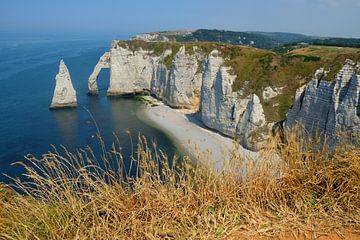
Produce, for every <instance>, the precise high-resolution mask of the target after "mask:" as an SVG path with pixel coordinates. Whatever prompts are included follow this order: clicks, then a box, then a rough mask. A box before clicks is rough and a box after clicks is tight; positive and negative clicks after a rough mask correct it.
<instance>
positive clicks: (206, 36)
mask: <svg viewBox="0 0 360 240" xmlns="http://www.w3.org/2000/svg"><path fill="white" fill-rule="evenodd" d="M134 39H138V40H145V41H176V42H221V43H229V44H234V45H245V46H251V47H255V48H262V49H268V50H273V49H276V48H278V47H281V46H286V45H291V44H298V43H305V44H312V45H325V46H340V47H357V48H358V47H360V39H357V38H328V37H317V36H307V35H303V34H297V33H282V32H256V31H255V32H248V31H244V32H240V31H225V30H217V29H213V30H210V29H198V30H195V31H186V30H184V31H163V32H153V33H145V34H139V35H137V36H136V37H134Z"/></svg>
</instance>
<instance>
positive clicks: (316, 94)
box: [285, 60, 360, 142]
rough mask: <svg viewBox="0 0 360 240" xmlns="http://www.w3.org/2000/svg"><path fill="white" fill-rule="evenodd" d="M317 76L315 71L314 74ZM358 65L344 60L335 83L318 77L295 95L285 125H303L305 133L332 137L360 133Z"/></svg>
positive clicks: (330, 139) (330, 138) (359, 77)
mask: <svg viewBox="0 0 360 240" xmlns="http://www.w3.org/2000/svg"><path fill="white" fill-rule="evenodd" d="M317 73H318V71H317ZM358 73H359V65H358V64H356V63H355V62H353V61H351V60H347V61H346V63H345V65H344V66H343V68H342V69H341V70H340V72H339V73H338V74H337V76H336V79H335V81H334V82H332V83H329V82H325V81H322V80H321V79H318V77H317V74H315V77H314V79H313V80H311V81H310V82H309V83H308V84H307V86H306V87H305V88H302V89H300V90H299V91H298V93H297V97H296V99H295V104H294V106H293V108H292V109H291V110H290V111H289V113H288V117H287V120H286V122H285V125H286V126H287V127H290V128H291V127H293V126H294V125H295V124H298V123H299V124H302V125H303V126H304V127H305V129H306V130H307V132H309V133H314V132H315V131H318V132H319V133H320V134H322V135H323V136H324V135H326V136H327V137H329V141H330V142H331V141H332V140H333V139H332V136H333V135H334V134H335V133H337V131H344V130H345V131H350V132H352V133H353V134H354V135H356V134H358V133H360V80H359V79H360V76H359V74H358Z"/></svg>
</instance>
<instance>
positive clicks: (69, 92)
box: [50, 59, 77, 109]
mask: <svg viewBox="0 0 360 240" xmlns="http://www.w3.org/2000/svg"><path fill="white" fill-rule="evenodd" d="M55 79H56V86H55V90H54V96H53V99H52V102H51V105H50V109H56V108H68V107H76V106H77V100H76V91H75V89H74V87H73V85H72V82H71V78H70V73H69V70H68V68H67V67H66V65H65V62H64V60H62V59H61V60H60V65H59V73H58V74H57V75H56V78H55Z"/></svg>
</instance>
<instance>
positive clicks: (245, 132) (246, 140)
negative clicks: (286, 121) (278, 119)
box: [236, 94, 271, 150]
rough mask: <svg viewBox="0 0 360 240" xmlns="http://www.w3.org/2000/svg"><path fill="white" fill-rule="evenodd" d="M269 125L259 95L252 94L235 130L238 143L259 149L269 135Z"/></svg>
mask: <svg viewBox="0 0 360 240" xmlns="http://www.w3.org/2000/svg"><path fill="white" fill-rule="evenodd" d="M270 127H271V124H268V123H267V122H266V119H265V114H264V109H263V107H262V105H261V103H260V99H259V97H258V96H257V95H256V94H252V95H251V97H250V100H249V102H248V104H247V107H246V110H245V112H244V113H243V115H242V118H241V120H240V122H239V123H238V127H237V130H236V134H237V137H238V139H239V140H240V144H241V145H243V146H245V147H247V148H248V149H252V150H259V149H260V148H262V147H263V145H264V144H265V140H266V139H267V138H268V137H269V132H270Z"/></svg>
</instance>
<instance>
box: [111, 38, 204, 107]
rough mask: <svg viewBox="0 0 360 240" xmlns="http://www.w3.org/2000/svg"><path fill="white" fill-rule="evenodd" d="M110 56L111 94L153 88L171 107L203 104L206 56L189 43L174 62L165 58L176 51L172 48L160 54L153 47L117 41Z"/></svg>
mask: <svg viewBox="0 0 360 240" xmlns="http://www.w3.org/2000/svg"><path fill="white" fill-rule="evenodd" d="M110 54H111V58H110V69H111V70H110V87H109V90H108V94H109V95H124V94H130V93H136V92H142V91H144V90H150V91H151V92H152V93H153V94H155V95H156V96H157V97H158V98H160V99H162V100H163V101H164V102H165V103H167V104H168V105H170V106H171V107H176V108H197V107H198V106H199V101H198V99H199V97H200V88H201V79H202V72H201V71H198V69H199V64H201V59H202V56H201V55H200V54H187V53H186V51H185V47H184V46H183V47H181V48H180V49H179V51H178V52H177V53H175V56H174V59H173V60H172V62H171V66H170V68H169V69H168V67H167V66H166V65H165V59H166V58H167V57H169V56H170V55H172V54H174V53H173V52H172V51H171V50H170V49H168V50H165V51H164V52H163V53H162V54H161V55H159V56H157V55H155V54H154V53H153V51H148V50H142V49H141V50H137V51H132V50H130V49H128V48H123V47H121V46H118V45H117V44H116V42H115V43H113V47H112V48H111V52H110Z"/></svg>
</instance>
